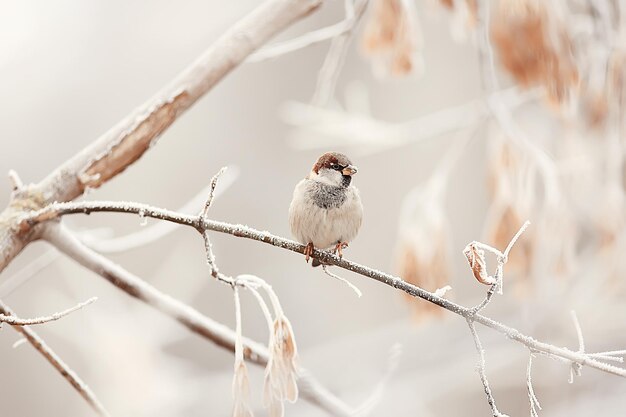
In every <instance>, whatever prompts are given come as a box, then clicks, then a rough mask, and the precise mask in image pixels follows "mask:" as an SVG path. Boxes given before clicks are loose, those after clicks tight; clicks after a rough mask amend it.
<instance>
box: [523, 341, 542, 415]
mask: <svg viewBox="0 0 626 417" xmlns="http://www.w3.org/2000/svg"><path fill="white" fill-rule="evenodd" d="M532 367H533V352H532V351H531V352H530V355H529V356H528V367H527V368H526V386H527V387H528V401H529V402H530V417H539V413H538V412H537V410H538V409H539V410H541V405H540V404H539V400H538V399H537V396H536V395H535V390H534V389H533V381H532V378H531V376H530V373H531V370H532Z"/></svg>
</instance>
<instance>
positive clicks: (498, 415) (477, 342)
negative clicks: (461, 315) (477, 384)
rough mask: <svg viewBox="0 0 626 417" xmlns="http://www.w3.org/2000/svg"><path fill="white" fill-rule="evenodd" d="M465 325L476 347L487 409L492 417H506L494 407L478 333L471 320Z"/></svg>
mask: <svg viewBox="0 0 626 417" xmlns="http://www.w3.org/2000/svg"><path fill="white" fill-rule="evenodd" d="M467 325H468V326H469V328H470V332H471V333H472V337H473V338H474V345H475V346H476V351H477V352H478V366H477V368H478V375H479V376H480V381H481V382H482V383H483V388H484V389H485V395H487V402H488V403H489V407H491V414H492V415H493V417H508V416H507V415H506V414H502V413H501V412H500V411H498V407H496V400H495V398H493V394H492V393H491V388H490V387H489V380H488V379H487V373H486V372H485V349H483V345H482V343H480V338H479V337H478V332H477V331H476V327H475V326H474V322H473V321H472V320H471V319H467Z"/></svg>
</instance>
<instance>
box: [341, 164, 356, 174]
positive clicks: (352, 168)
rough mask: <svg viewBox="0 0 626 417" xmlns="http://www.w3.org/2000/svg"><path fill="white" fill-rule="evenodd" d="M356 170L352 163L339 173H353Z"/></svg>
mask: <svg viewBox="0 0 626 417" xmlns="http://www.w3.org/2000/svg"><path fill="white" fill-rule="evenodd" d="M357 171H358V169H357V168H356V167H355V166H354V165H348V166H347V167H345V168H344V169H343V170H342V171H341V173H342V174H343V175H354V174H356V173H357Z"/></svg>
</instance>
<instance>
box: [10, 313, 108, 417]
mask: <svg viewBox="0 0 626 417" xmlns="http://www.w3.org/2000/svg"><path fill="white" fill-rule="evenodd" d="M0 313H2V314H3V315H5V316H14V315H15V314H14V313H13V311H11V309H10V308H9V307H8V306H7V305H6V304H4V303H3V302H2V301H0ZM13 328H14V329H15V331H16V332H19V333H21V334H22V336H24V339H26V340H27V341H28V342H29V343H30V344H31V345H33V347H34V348H35V349H37V351H38V352H39V353H41V354H42V355H43V357H44V358H45V359H46V360H47V361H48V362H50V364H51V365H52V366H54V368H55V369H56V370H57V371H59V373H60V374H61V375H63V378H65V379H66V380H67V382H69V383H70V385H72V387H74V389H75V390H76V391H78V393H79V394H80V396H81V397H83V398H84V399H85V401H87V403H88V404H89V406H90V407H91V408H92V409H93V410H94V411H95V412H96V413H97V414H98V415H100V416H103V417H107V416H109V413H108V412H107V411H106V409H105V408H104V406H103V405H102V403H100V401H99V400H98V398H96V396H95V394H94V393H93V392H92V391H91V389H90V388H89V387H88V386H87V384H85V383H84V382H83V380H82V379H80V377H79V376H78V375H77V374H76V372H74V371H73V370H72V369H71V368H70V367H69V366H67V364H65V362H63V360H61V358H60V357H59V356H58V355H57V354H56V353H54V351H53V350H52V349H50V347H48V345H46V343H45V342H44V341H43V339H42V338H41V337H39V336H38V335H37V333H35V332H34V331H33V330H32V329H31V328H30V327H28V326H13Z"/></svg>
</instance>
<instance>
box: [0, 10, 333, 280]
mask: <svg viewBox="0 0 626 417" xmlns="http://www.w3.org/2000/svg"><path fill="white" fill-rule="evenodd" d="M321 3H322V0H267V1H266V2H265V3H263V4H262V5H260V6H259V7H257V8H256V9H255V10H254V11H252V12H251V13H249V14H248V15H247V16H246V17H244V18H243V19H241V20H240V21H239V22H237V23H236V24H235V25H234V26H233V27H232V28H230V30H228V31H227V32H226V33H225V34H224V35H222V36H221V37H220V38H219V39H218V40H217V41H215V42H214V43H213V45H211V47H210V48H209V49H208V50H207V51H206V52H205V53H204V54H203V55H202V56H200V57H199V58H198V59H197V60H196V61H195V62H193V63H192V64H191V65H189V66H188V67H187V68H186V69H185V70H183V71H182V72H181V73H180V74H179V75H178V76H177V77H176V78H175V79H174V80H172V81H171V82H170V83H169V84H168V85H167V86H166V87H165V88H163V89H162V90H161V91H159V92H157V94H155V95H154V97H153V98H151V99H150V100H148V101H147V102H146V103H144V104H143V105H142V106H140V107H139V108H137V109H136V110H135V111H134V112H133V113H132V114H130V115H129V116H128V117H126V118H125V119H123V120H122V121H120V122H119V123H118V124H117V125H115V126H114V127H112V128H111V129H110V130H109V131H108V132H106V133H105V134H104V135H102V136H101V137H100V138H98V139H97V140H96V141H94V142H93V143H92V144H91V145H89V146H88V147H86V148H85V149H83V150H82V151H80V152H79V153H77V154H76V155H75V156H73V157H72V158H71V159H69V160H68V161H66V162H65V163H63V164H62V165H61V166H59V167H58V168H57V169H55V170H54V171H53V172H52V173H51V174H50V175H48V176H47V177H46V178H45V179H43V180H42V181H41V182H40V183H39V184H36V185H30V186H24V187H20V189H17V188H18V187H17V185H21V183H17V182H16V181H15V178H17V176H16V175H13V174H12V175H11V179H12V182H13V188H14V189H16V191H15V192H14V198H13V200H12V202H11V204H10V205H9V207H7V208H6V209H5V210H4V211H3V212H2V213H0V272H1V271H2V270H4V268H6V266H7V265H8V264H9V263H10V262H11V260H13V258H15V256H17V255H18V254H19V253H20V252H21V251H22V249H23V248H24V247H25V246H26V245H27V244H28V243H29V242H31V241H32V240H34V239H36V238H37V231H36V230H31V231H30V233H29V234H24V233H18V232H19V231H18V230H16V229H15V224H14V220H15V218H16V217H17V216H19V215H20V214H21V212H22V211H23V210H27V209H35V208H37V207H43V206H45V205H46V204H48V203H51V202H53V201H69V200H73V199H75V198H76V197H78V196H80V195H82V194H83V192H84V191H85V189H86V188H88V187H89V188H96V187H100V186H101V185H102V184H104V183H105V182H107V181H108V180H110V179H111V178H113V177H114V176H116V175H117V174H119V173H120V172H122V171H124V169H126V168H127V167H128V166H129V165H130V164H132V163H133V162H135V161H136V160H137V159H139V158H140V157H141V156H142V155H143V154H144V152H145V151H147V150H148V149H149V148H150V146H151V145H152V144H153V142H154V141H155V140H156V139H157V138H158V137H159V136H160V135H161V134H162V133H163V132H164V131H165V130H166V129H167V128H168V127H169V126H170V125H171V124H172V123H174V121H175V120H176V119H177V118H178V117H180V116H181V115H182V114H183V113H184V112H185V111H186V110H187V109H188V108H189V107H191V105H193V104H194V103H195V102H196V101H197V100H198V99H199V98H200V97H202V96H203V95H204V94H205V93H207V92H208V91H209V90H211V88H212V87H213V86H214V85H215V84H217V83H218V82H219V81H220V80H221V79H222V78H224V76H226V75H227V74H228V73H229V72H230V71H231V70H232V69H234V68H235V67H237V66H238V65H239V64H240V63H242V62H243V61H244V60H245V59H246V57H248V56H249V55H250V54H251V53H253V52H254V51H255V50H257V49H258V48H259V47H260V46H261V45H263V44H264V43H266V42H267V41H268V40H269V39H271V38H272V37H273V36H274V35H276V34H277V33H278V32H280V31H282V30H284V29H285V28H287V27H289V26H290V25H291V24H293V23H295V22H296V21H298V20H299V19H301V18H303V17H305V16H307V15H308V14H309V13H311V12H312V11H314V10H315V9H317V8H318V7H319V6H320V5H321Z"/></svg>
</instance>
